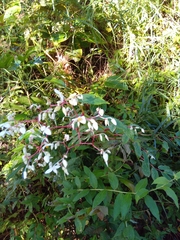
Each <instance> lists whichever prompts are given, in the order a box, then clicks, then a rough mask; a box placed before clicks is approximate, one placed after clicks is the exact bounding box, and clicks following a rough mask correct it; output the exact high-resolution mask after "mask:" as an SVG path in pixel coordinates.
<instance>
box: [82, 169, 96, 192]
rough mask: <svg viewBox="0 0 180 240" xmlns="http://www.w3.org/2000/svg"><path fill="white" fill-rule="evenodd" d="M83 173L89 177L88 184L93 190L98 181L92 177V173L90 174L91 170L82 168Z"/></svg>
mask: <svg viewBox="0 0 180 240" xmlns="http://www.w3.org/2000/svg"><path fill="white" fill-rule="evenodd" d="M84 172H85V173H86V175H87V176H88V177H89V183H90V185H91V186H92V187H93V188H97V186H98V181H97V178H96V176H95V175H94V173H92V172H91V170H90V169H89V168H88V167H86V166H84Z"/></svg>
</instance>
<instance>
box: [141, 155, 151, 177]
mask: <svg viewBox="0 0 180 240" xmlns="http://www.w3.org/2000/svg"><path fill="white" fill-rule="evenodd" d="M143 157H144V160H143V162H142V172H143V174H144V175H145V176H146V177H149V176H150V174H151V171H150V164H149V158H148V156H147V154H146V153H145V152H143Z"/></svg>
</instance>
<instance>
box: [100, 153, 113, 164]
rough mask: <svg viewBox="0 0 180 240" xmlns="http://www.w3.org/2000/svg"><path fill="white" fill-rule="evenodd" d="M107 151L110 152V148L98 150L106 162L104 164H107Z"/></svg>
mask: <svg viewBox="0 0 180 240" xmlns="http://www.w3.org/2000/svg"><path fill="white" fill-rule="evenodd" d="M109 153H111V152H110V150H108V149H107V150H106V151H104V150H103V149H101V151H100V154H102V155H103V159H104V161H105V163H106V165H107V166H108V158H109V155H108V154H109Z"/></svg>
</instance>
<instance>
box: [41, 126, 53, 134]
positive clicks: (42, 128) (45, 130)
mask: <svg viewBox="0 0 180 240" xmlns="http://www.w3.org/2000/svg"><path fill="white" fill-rule="evenodd" d="M40 129H41V132H42V133H43V134H47V135H51V130H50V128H49V126H48V127H46V126H41V128H40Z"/></svg>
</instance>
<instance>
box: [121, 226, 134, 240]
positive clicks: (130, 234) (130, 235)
mask: <svg viewBox="0 0 180 240" xmlns="http://www.w3.org/2000/svg"><path fill="white" fill-rule="evenodd" d="M123 236H124V237H125V238H126V239H128V240H134V237H135V234H134V228H133V227H132V226H131V225H128V226H127V227H125V228H124V231H123Z"/></svg>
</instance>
